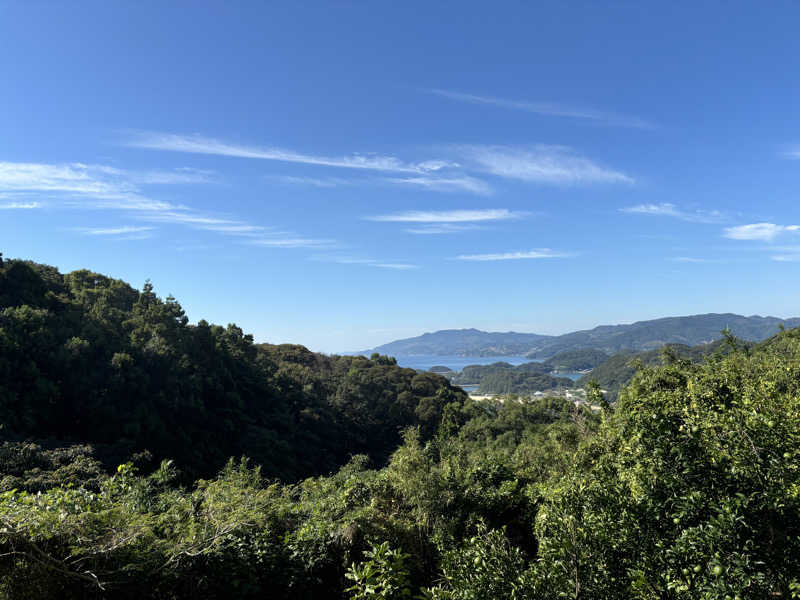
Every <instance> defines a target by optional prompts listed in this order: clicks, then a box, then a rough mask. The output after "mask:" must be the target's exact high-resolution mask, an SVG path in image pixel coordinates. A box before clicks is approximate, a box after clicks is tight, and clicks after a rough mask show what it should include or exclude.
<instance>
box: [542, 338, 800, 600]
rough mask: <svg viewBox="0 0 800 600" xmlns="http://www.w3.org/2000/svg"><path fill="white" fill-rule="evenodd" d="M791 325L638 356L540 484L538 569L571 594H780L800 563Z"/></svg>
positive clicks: (799, 387)
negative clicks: (747, 343)
mask: <svg viewBox="0 0 800 600" xmlns="http://www.w3.org/2000/svg"><path fill="white" fill-rule="evenodd" d="M798 334H800V332H797V331H793V332H787V333H783V334H781V335H780V336H778V337H777V338H776V339H774V340H771V341H770V342H769V343H767V344H765V346H764V347H763V348H761V349H760V350H758V351H754V352H736V353H733V354H731V355H729V356H728V357H725V358H721V357H717V358H715V359H712V360H710V361H708V362H707V363H706V364H704V365H702V366H700V365H696V364H691V363H688V362H685V361H682V360H680V359H675V360H673V361H672V364H668V365H666V366H664V367H662V368H646V369H643V370H641V371H640V372H639V374H638V375H637V376H636V377H635V379H634V381H633V383H632V384H631V385H630V386H629V387H628V388H626V389H625V390H624V391H623V393H622V394H621V397H620V400H619V402H618V405H617V407H616V411H615V412H614V414H613V416H609V417H608V418H607V419H606V422H605V423H604V424H603V426H602V428H601V430H600V433H599V435H598V436H596V437H595V438H594V439H592V440H591V441H590V442H588V443H587V444H586V445H585V446H584V447H583V448H582V449H581V451H580V452H579V455H578V468H576V469H575V470H574V471H573V472H571V473H569V474H568V475H567V476H566V477H565V478H563V479H562V480H561V481H559V482H558V483H554V484H553V485H552V486H550V487H549V488H548V489H547V490H546V493H545V502H544V504H543V506H542V507H541V509H540V511H539V514H538V517H537V524H536V535H537V537H538V539H539V542H540V546H539V562H538V564H537V570H538V572H539V575H540V578H541V580H542V581H543V582H545V583H546V586H547V587H546V589H547V590H548V593H550V594H553V595H559V594H566V595H567V596H569V597H585V598H595V597H596V598H600V597H619V598H622V597H627V598H708V599H711V598H725V597H728V596H729V597H731V598H737V597H739V598H769V597H774V596H783V597H789V596H790V586H791V585H792V582H793V581H795V580H797V578H798V574H799V573H800V554H799V551H800V537H799V536H800V465H799V464H798V455H799V454H800V361H799V360H798V359H800V335H798Z"/></svg>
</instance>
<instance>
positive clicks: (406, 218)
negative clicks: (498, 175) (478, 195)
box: [366, 208, 527, 223]
mask: <svg viewBox="0 0 800 600" xmlns="http://www.w3.org/2000/svg"><path fill="white" fill-rule="evenodd" d="M526 215H527V213H525V212H522V211H512V210H509V209H507V208H485V209H475V210H438V211H437V210H410V211H406V212H401V213H393V214H388V215H376V216H372V217H366V219H367V220H368V221H385V222H396V223H470V222H476V221H504V220H508V219H518V218H520V217H524V216H526Z"/></svg>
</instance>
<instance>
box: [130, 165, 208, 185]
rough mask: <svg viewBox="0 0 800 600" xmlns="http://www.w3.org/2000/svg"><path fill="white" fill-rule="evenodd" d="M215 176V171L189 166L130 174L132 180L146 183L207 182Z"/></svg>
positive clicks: (182, 183) (180, 183) (187, 183)
mask: <svg viewBox="0 0 800 600" xmlns="http://www.w3.org/2000/svg"><path fill="white" fill-rule="evenodd" d="M214 176H215V173H214V171H210V170H207V169H192V168H189V167H181V168H178V169H173V170H172V171H143V172H132V173H131V174H130V177H131V180H132V181H134V182H136V183H141V184H145V185H147V184H153V185H191V184H205V183H211V182H213V181H214Z"/></svg>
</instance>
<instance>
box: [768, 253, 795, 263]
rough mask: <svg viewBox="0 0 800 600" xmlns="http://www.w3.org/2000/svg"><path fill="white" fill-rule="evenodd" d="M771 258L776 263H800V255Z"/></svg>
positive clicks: (782, 255)
mask: <svg viewBox="0 0 800 600" xmlns="http://www.w3.org/2000/svg"><path fill="white" fill-rule="evenodd" d="M770 258H771V259H772V260H774V261H775V262H800V254H776V255H775V256H771V257H770Z"/></svg>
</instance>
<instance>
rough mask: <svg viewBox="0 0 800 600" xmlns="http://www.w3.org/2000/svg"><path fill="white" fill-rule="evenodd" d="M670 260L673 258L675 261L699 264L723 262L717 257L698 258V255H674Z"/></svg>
mask: <svg viewBox="0 0 800 600" xmlns="http://www.w3.org/2000/svg"><path fill="white" fill-rule="evenodd" d="M669 260H671V261H673V262H679V263H697V264H702V263H719V262H722V261H720V260H718V259H715V258H697V257H694V256H674V257H672V258H670V259H669Z"/></svg>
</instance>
